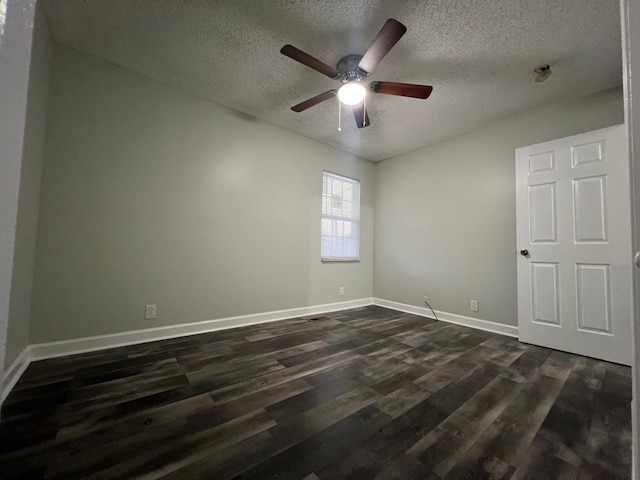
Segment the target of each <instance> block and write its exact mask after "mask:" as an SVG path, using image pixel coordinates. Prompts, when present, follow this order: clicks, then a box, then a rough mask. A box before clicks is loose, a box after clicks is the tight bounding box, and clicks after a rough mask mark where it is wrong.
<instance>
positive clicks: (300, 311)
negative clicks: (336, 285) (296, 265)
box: [31, 298, 373, 360]
mask: <svg viewBox="0 0 640 480" xmlns="http://www.w3.org/2000/svg"><path fill="white" fill-rule="evenodd" d="M372 304H373V299H372V298H361V299H358V300H349V301H346V302H338V303H326V304H323V305H313V306H309V307H300V308H290V309H287V310H276V311H273V312H265V313H255V314H252V315H240V316H237V317H228V318H219V319H216V320H206V321H204V322H195V323H183V324H179V325H170V326H166V327H157V328H147V329H144V330H134V331H130V332H121V333H112V334H107V335H98V336H95V337H84V338H74V339H72V340H62V341H59V342H50V343H39V344H35V345H31V359H32V360H43V359H46V358H54V357H63V356H66V355H73V354H76V353H85V352H92V351H95V350H104V349H107V348H114V347H124V346H126V345H134V344H137V343H145V342H154V341H157V340H165V339H168V338H176V337H185V336H187V335H196V334H198V333H208V332H214V331H216V330H226V329H229V328H236V327H244V326H247V325H256V324H259V323H267V322H275V321H278V320H285V319H288V318H295V317H303V316H308V315H318V314H321V313H329V312H334V311H337V310H345V309H348V308H356V307H364V306H366V305H372Z"/></svg>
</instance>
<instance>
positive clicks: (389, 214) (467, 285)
mask: <svg viewBox="0 0 640 480" xmlns="http://www.w3.org/2000/svg"><path fill="white" fill-rule="evenodd" d="M550 81H553V78H552V79H551V80H550ZM532 88H544V85H540V86H537V85H536V86H535V87H533V86H532ZM623 122H624V112H623V94H622V89H621V88H615V89H612V90H608V91H605V92H602V93H600V94H596V95H593V96H590V97H586V98H583V99H581V100H578V101H573V102H569V103H564V104H557V105H554V106H551V107H548V108H545V109H541V110H538V111H533V112H528V113H526V114H522V115H519V116H516V117H512V118H508V119H504V120H501V121H498V122H496V123H493V124H491V125H489V126H486V127H485V128H481V129H479V130H476V131H474V132H471V133H468V134H465V135H462V136H459V137H456V138H453V139H450V140H448V141H444V142H441V143H438V144H434V145H431V146H428V147H425V148H422V149H419V150H416V151H414V152H410V153H407V154H405V155H400V156H398V157H394V158H393V159H390V160H386V161H383V162H380V163H378V164H376V171H375V179H376V199H375V235H374V238H375V257H374V264H375V271H374V296H375V297H378V298H383V299H386V300H391V301H395V302H399V303H404V304H407V305H414V306H423V296H427V297H428V299H429V300H428V301H429V302H430V303H431V305H432V306H433V308H435V309H436V310H440V311H443V312H447V313H451V314H455V315H463V316H467V317H472V318H478V319H484V320H488V321H492V322H497V323H501V324H505V325H514V326H515V325H517V291H516V259H517V254H518V253H517V252H518V246H517V244H516V208H515V152H514V151H515V149H516V148H518V147H523V146H527V145H532V144H536V143H541V142H544V141H547V140H552V139H555V138H561V137H565V136H569V135H573V134H577V133H582V132H586V131H590V130H595V129H598V128H604V127H607V126H611V125H616V124H620V123H623ZM425 128H428V125H427V126H425ZM472 299H473V300H478V301H479V311H478V312H477V313H475V312H471V311H470V300H472Z"/></svg>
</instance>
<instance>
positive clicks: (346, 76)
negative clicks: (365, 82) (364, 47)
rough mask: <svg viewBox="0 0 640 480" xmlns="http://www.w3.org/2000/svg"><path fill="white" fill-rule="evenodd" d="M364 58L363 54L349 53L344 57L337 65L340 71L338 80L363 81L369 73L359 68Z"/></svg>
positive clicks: (343, 81) (344, 81)
mask: <svg viewBox="0 0 640 480" xmlns="http://www.w3.org/2000/svg"><path fill="white" fill-rule="evenodd" d="M361 59H362V55H347V56H346V57H343V58H342V59H341V60H340V61H339V62H338V66H337V70H338V71H339V72H340V76H339V77H338V80H340V81H341V82H342V83H346V82H351V81H354V80H355V81H361V80H362V79H363V78H365V77H367V76H368V75H369V74H368V73H367V72H365V71H364V70H361V69H360V68H358V64H359V63H360V60H361Z"/></svg>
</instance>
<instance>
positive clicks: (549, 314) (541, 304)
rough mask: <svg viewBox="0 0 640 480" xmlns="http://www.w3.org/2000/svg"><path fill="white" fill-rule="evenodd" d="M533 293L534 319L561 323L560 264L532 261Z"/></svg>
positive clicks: (554, 323) (555, 323)
mask: <svg viewBox="0 0 640 480" xmlns="http://www.w3.org/2000/svg"><path fill="white" fill-rule="evenodd" d="M531 288H532V290H533V291H532V294H533V302H532V307H533V310H532V314H533V318H532V320H533V321H534V322H538V323H546V324H550V325H560V308H559V305H558V264H557V263H533V262H532V263H531Z"/></svg>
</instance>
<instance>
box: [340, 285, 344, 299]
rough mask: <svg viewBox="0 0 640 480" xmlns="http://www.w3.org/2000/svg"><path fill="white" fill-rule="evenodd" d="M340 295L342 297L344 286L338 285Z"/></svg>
mask: <svg viewBox="0 0 640 480" xmlns="http://www.w3.org/2000/svg"><path fill="white" fill-rule="evenodd" d="M340 296H341V297H344V287H340Z"/></svg>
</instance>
